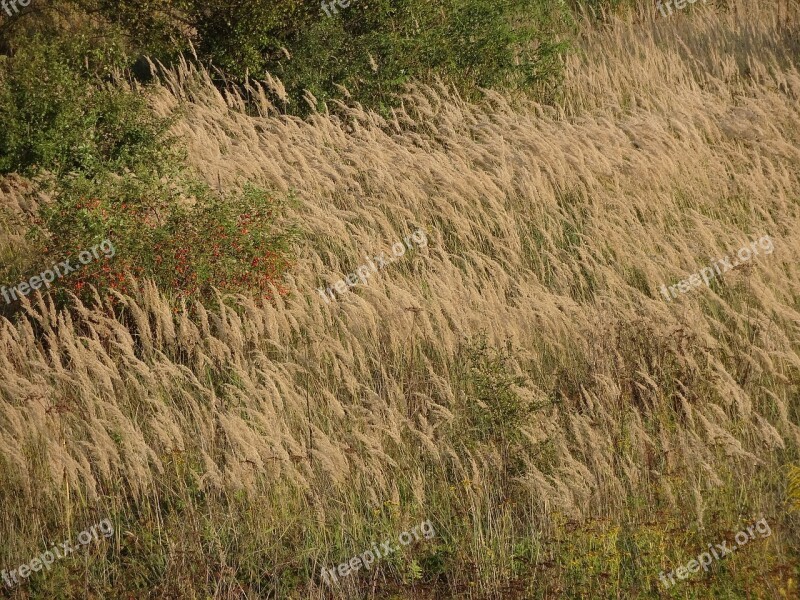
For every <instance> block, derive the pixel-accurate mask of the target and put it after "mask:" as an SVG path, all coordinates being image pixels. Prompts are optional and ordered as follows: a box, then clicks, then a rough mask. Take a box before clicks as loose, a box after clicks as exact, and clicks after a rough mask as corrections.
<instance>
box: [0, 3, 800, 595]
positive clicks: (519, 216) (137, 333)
mask: <svg viewBox="0 0 800 600" xmlns="http://www.w3.org/2000/svg"><path fill="white" fill-rule="evenodd" d="M732 4H733V6H732V7H731V8H730V10H728V11H723V10H721V9H715V8H713V7H710V6H707V7H702V6H700V7H699V10H695V11H693V13H692V14H688V13H687V14H681V13H677V14H675V15H673V16H672V17H670V18H663V17H661V16H660V15H659V14H658V13H655V12H653V13H652V14H649V15H648V16H647V17H637V18H633V17H632V18H630V19H629V20H627V21H626V20H620V19H616V18H615V19H614V20H612V21H610V22H609V23H608V24H606V25H605V26H603V27H600V26H592V25H590V24H588V23H587V24H584V35H583V38H582V40H581V46H580V47H579V48H577V51H576V52H575V53H573V55H572V56H571V57H570V59H569V64H568V68H567V77H566V89H565V97H564V101H563V104H562V106H560V107H559V108H553V107H547V106H539V105H535V104H533V103H529V102H524V101H517V102H514V103H512V102H510V101H508V100H507V99H505V98H503V97H502V96H500V95H499V94H494V93H491V92H490V93H489V98H488V99H487V100H486V102H484V103H483V104H480V105H472V104H467V103H465V102H463V101H462V100H460V99H459V98H457V97H455V96H454V95H452V94H450V93H448V91H447V90H446V89H432V88H427V87H423V86H417V87H415V88H413V89H410V90H409V92H408V95H407V98H406V100H405V107H404V110H402V111H397V112H396V113H395V114H396V116H395V119H394V120H384V119H382V118H381V117H379V116H377V115H376V114H374V113H369V112H365V111H362V110H361V109H360V108H359V107H353V106H349V107H348V106H339V107H338V110H337V113H336V114H314V115H313V116H312V117H311V118H310V119H308V120H307V121H302V120H300V119H297V118H295V117H288V116H284V115H282V114H281V111H280V110H279V109H278V108H276V107H274V106H272V105H271V104H270V103H269V101H268V100H267V99H266V96H265V95H263V94H259V89H258V86H254V87H253V88H252V89H250V90H246V91H243V92H242V96H239V95H237V94H236V93H233V92H232V93H230V94H229V95H227V96H223V95H221V94H220V93H219V92H218V91H217V90H216V89H215V88H214V86H213V85H212V84H211V82H210V80H209V78H208V75H207V74H206V73H204V72H202V71H198V70H197V69H196V68H194V67H190V66H188V65H184V66H183V67H182V68H181V69H178V70H175V71H170V72H165V73H162V74H161V83H160V86H159V88H158V89H157V91H156V93H155V97H154V100H153V106H154V107H155V109H156V110H157V111H158V112H159V113H161V114H164V115H166V114H169V113H171V112H172V111H173V110H175V109H177V108H179V107H182V109H183V110H184V111H185V113H184V114H183V116H182V117H181V119H180V120H179V122H178V124H177V125H176V129H175V130H176V132H177V133H179V134H181V135H182V136H183V137H184V138H185V140H186V143H187V146H188V149H189V160H190V162H191V163H192V165H193V166H194V167H196V169H197V170H198V172H199V173H200V174H201V175H202V176H203V177H205V178H206V179H207V181H208V183H209V184H211V185H213V186H220V187H221V188H222V189H232V188H236V187H237V186H239V185H241V184H242V182H243V181H245V180H249V181H253V182H256V183H259V184H261V185H263V186H265V187H267V188H270V189H276V190H282V191H287V192H288V191H291V192H292V194H293V195H294V196H295V197H296V199H297V202H296V204H295V206H294V207H293V208H292V210H291V215H290V217H291V220H293V221H295V222H297V223H298V224H299V225H300V226H301V228H302V229H303V231H304V237H303V242H302V248H301V251H300V253H299V257H298V260H297V264H296V265H295V268H294V270H293V272H292V276H291V277H290V280H289V282H288V289H289V293H288V295H287V296H285V297H279V298H278V299H277V300H276V301H275V303H274V305H270V304H267V305H265V306H262V305H260V304H257V303H255V302H254V301H253V300H251V299H249V298H244V297H239V298H230V299H228V301H227V303H226V304H220V307H219V308H218V309H217V310H215V311H211V312H207V311H206V310H204V309H202V308H201V307H199V306H198V307H196V314H193V315H190V314H189V313H188V312H184V313H183V314H173V313H172V311H171V310H170V308H169V306H168V304H167V303H166V301H165V300H164V298H163V297H161V296H160V295H159V293H158V292H156V291H155V290H154V288H152V287H151V286H150V285H148V284H147V283H144V282H140V286H139V287H140V291H139V292H137V293H136V294H134V296H133V297H131V298H127V299H125V300H124V303H125V304H126V305H127V306H128V308H129V310H130V314H131V315H132V319H131V322H130V323H122V322H121V321H119V320H118V319H116V318H114V317H112V316H110V314H111V313H110V312H103V311H100V310H99V309H93V310H81V309H80V308H79V309H76V310H75V311H73V312H72V313H71V314H70V315H67V314H63V313H62V314H56V312H55V311H54V310H53V309H48V308H47V307H44V306H38V307H36V308H30V309H29V315H30V322H22V323H20V324H11V323H10V322H8V321H4V322H3V323H2V326H0V363H1V364H2V373H3V375H2V380H1V381H0V450H2V453H1V454H2V461H0V472H2V476H1V477H2V481H3V482H4V485H2V486H0V507H2V508H0V511H2V513H0V514H2V515H3V516H2V518H0V523H1V524H2V525H0V535H1V536H2V538H3V539H4V540H5V539H7V540H8V543H6V544H4V545H3V548H2V549H0V558H1V559H2V560H0V563H1V564H2V565H9V564H17V563H19V562H21V560H23V559H24V558H25V557H27V556H29V555H30V556H34V555H36V554H38V552H40V551H41V550H38V551H37V548H39V546H42V545H44V544H45V543H46V542H48V541H50V538H52V537H53V536H59V535H60V536H61V537H64V535H66V533H65V532H72V531H77V530H79V529H81V528H82V527H84V525H85V524H87V523H91V522H95V521H97V520H98V518H102V517H105V516H110V517H113V520H114V522H115V523H116V524H117V533H116V535H115V536H114V537H113V539H112V542H111V543H108V544H106V545H105V546H103V545H100V544H98V545H97V548H92V549H90V550H89V551H87V552H86V553H85V556H83V557H82V558H81V560H80V561H61V562H60V563H58V564H57V565H55V566H54V567H53V572H51V573H50V574H49V575H48V576H47V577H39V578H38V579H34V578H32V579H31V580H30V581H29V582H28V583H27V584H26V585H27V588H26V589H25V591H24V592H23V591H20V590H18V591H17V592H15V593H18V594H23V593H30V594H31V596H32V597H40V596H41V597H55V596H56V595H57V594H58V593H64V594H67V596H68V597H120V598H122V597H145V590H149V591H150V593H151V594H152V597H195V598H201V597H212V596H213V597H215V598H240V597H252V598H256V597H276V598H325V597H337V598H367V597H376V598H390V597H394V598H412V597H420V596H421V597H436V598H445V597H448V598H449V597H453V598H455V597H470V598H515V597H519V598H557V597H569V598H588V597H592V598H611V597H631V598H633V597H637V598H638V597H691V598H712V597H730V598H745V597H756V598H780V597H787V598H790V597H796V594H797V593H798V587H797V580H798V577H799V576H800V571H799V570H798V569H799V568H800V567H799V566H798V565H800V563H799V562H798V556H797V550H796V549H797V548H798V542H800V537H799V535H798V534H800V530H799V529H798V525H799V524H800V521H799V520H798V516H797V514H796V513H793V512H790V511H789V505H788V504H787V502H788V500H789V499H788V497H787V492H786V481H787V469H786V467H787V465H790V464H792V463H796V462H797V461H798V449H800V427H799V425H800V389H799V388H798V385H799V384H800V353H799V352H800V346H798V339H800V338H799V337H798V335H799V334H800V268H798V265H797V259H798V256H799V255H800V240H799V239H798V235H797V231H798V230H799V229H800V101H799V100H800V70H798V59H799V58H800V13H799V12H798V7H797V5H796V4H795V3H787V2H783V1H779V2H777V3H775V4H774V5H772V6H769V7H767V6H765V5H764V3H759V2H754V1H751V0H737V2H734V3H732ZM279 85H280V84H279V83H275V82H274V83H273V87H274V88H275V89H276V90H278V91H279ZM243 97H246V98H247V99H248V100H249V101H250V102H256V103H258V104H259V106H260V111H261V116H254V115H252V114H247V113H246V111H244V110H243V109H244V100H243ZM259 98H260V99H259ZM8 189H10V188H9V187H6V188H5V190H8ZM17 195H18V194H17V192H9V191H3V192H2V195H0V203H2V204H4V205H5V204H11V203H18V202H21V201H22V200H21V196H20V197H17ZM419 231H421V232H423V233H424V235H421V234H418V236H417V237H416V238H408V239H407V241H406V242H403V239H404V238H407V236H411V235H412V234H413V233H414V232H419ZM423 239H424V242H423V241H421V240H423ZM409 240H410V241H409ZM398 242H399V243H400V245H401V246H404V249H403V254H402V256H399V257H397V258H396V259H395V260H393V261H392V263H391V264H387V265H386V266H385V267H384V268H381V269H378V270H377V272H376V269H374V268H372V267H371V265H370V263H371V262H374V260H375V259H374V257H375V255H378V254H380V253H381V252H385V253H387V254H389V253H391V247H392V246H393V245H394V244H396V243H398ZM752 242H755V245H752V246H751V243H752ZM743 247H748V248H750V251H751V254H752V255H753V256H752V258H751V259H749V260H747V261H744V260H741V262H742V264H740V265H739V266H736V267H735V268H731V269H730V270H728V272H714V271H715V270H711V274H710V275H709V272H710V271H705V274H706V275H707V276H708V277H707V279H708V281H709V285H705V284H701V285H691V286H688V285H687V286H685V288H681V289H679V288H676V287H674V288H673V289H674V290H675V293H674V295H675V297H674V299H670V300H668V299H667V298H666V297H665V292H664V291H661V286H662V285H666V286H676V285H677V284H678V282H679V281H681V280H685V279H688V278H690V276H691V275H692V274H698V277H701V275H700V273H701V270H702V269H704V268H705V267H712V269H713V265H715V264H717V265H719V266H722V265H721V264H720V262H719V261H720V259H721V258H724V257H726V256H730V257H734V255H736V253H737V251H738V250H739V249H740V248H743ZM756 251H757V252H758V255H757V256H755V252H756ZM398 254H399V251H398ZM365 255H366V256H365ZM361 265H368V266H370V274H369V276H368V278H367V284H366V285H363V284H361V283H360V282H359V283H358V284H356V285H355V286H353V288H352V290H350V291H346V292H345V293H343V294H338V295H337V299H335V300H331V301H330V302H329V301H328V300H326V299H323V297H322V295H321V294H320V293H319V291H318V288H320V286H322V288H323V289H324V288H328V286H332V285H334V286H335V283H336V281H337V280H340V279H344V278H346V277H347V275H348V274H350V273H353V272H356V271H357V269H358V268H359V267H360V266H361ZM721 271H724V267H723V268H722V269H721ZM698 281H699V282H701V283H702V280H701V279H696V280H695V283H696V282H698ZM689 287H691V288H692V289H689ZM334 289H335V288H334ZM683 289H688V291H685V292H684V291H683ZM665 290H666V294H667V295H669V294H670V292H669V288H668V287H667V288H665ZM329 297H330V295H329ZM39 330H41V332H42V333H43V338H42V339H43V340H44V341H40V340H39V339H38V338H37V335H36V331H39ZM95 516H98V518H95ZM762 518H763V519H765V520H766V522H768V523H769V527H770V531H771V534H770V535H769V536H768V537H765V538H764V539H756V540H754V541H753V542H751V544H750V545H749V546H748V547H747V548H742V549H740V550H739V551H738V552H736V553H735V554H734V555H731V556H728V557H725V558H724V559H721V560H716V561H714V563H713V565H712V566H711V568H710V570H709V571H708V572H702V571H701V572H700V573H699V574H694V575H691V576H690V578H689V580H688V581H677V582H676V584H675V586H672V587H670V589H666V587H665V586H663V585H662V584H661V583H660V582H659V573H661V572H670V571H673V570H674V569H675V568H676V567H678V566H680V565H681V564H685V563H687V562H688V561H689V560H691V559H692V558H693V557H695V556H697V555H698V554H700V553H701V552H703V551H705V550H706V548H707V546H708V545H709V544H711V543H718V542H720V541H722V540H725V539H733V536H734V534H735V533H736V532H737V531H739V530H742V529H746V527H747V526H748V525H751V524H752V523H754V522H756V521H758V520H759V519H762ZM426 519H427V520H430V522H431V523H432V524H433V526H434V528H435V531H436V535H435V536H433V537H432V538H431V539H429V540H428V539H420V540H417V541H414V542H413V543H412V544H409V546H408V547H407V548H404V549H402V550H401V551H399V552H397V553H395V554H393V555H392V556H390V557H386V559H385V560H381V561H376V563H375V564H374V565H373V567H372V569H370V570H369V571H367V570H362V571H360V572H359V573H358V574H355V575H350V576H347V577H344V576H343V577H341V578H340V580H339V583H337V584H336V585H335V586H334V587H333V588H331V587H330V586H328V585H327V584H326V583H325V582H324V581H323V579H322V577H321V576H320V573H321V569H322V568H323V567H325V568H331V567H335V566H336V565H337V564H339V563H342V562H345V561H347V560H348V559H349V557H351V556H355V555H357V554H361V553H362V552H364V550H365V549H368V548H371V547H372V546H373V543H374V542H376V541H380V540H384V539H390V538H393V537H397V535H399V534H400V533H401V532H404V531H406V530H409V529H410V528H411V527H412V526H414V525H416V524H418V523H419V522H420V521H422V520H426ZM45 538H47V539H45ZM59 590H61V591H60V592H59ZM673 594H676V595H677V596H672V595H673ZM748 594H749V595H748ZM20 597H24V596H20Z"/></svg>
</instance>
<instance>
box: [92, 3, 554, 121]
mask: <svg viewBox="0 0 800 600" xmlns="http://www.w3.org/2000/svg"><path fill="white" fill-rule="evenodd" d="M89 6H92V7H93V8H94V9H96V10H98V11H99V12H100V13H101V14H104V15H106V17H107V18H108V19H109V20H111V21H112V22H114V23H117V24H118V25H119V26H121V27H124V28H125V29H126V30H127V31H129V32H130V37H131V39H133V40H135V41H136V42H137V44H138V46H137V48H139V49H140V50H141V51H143V52H148V53H154V54H155V55H156V56H158V57H165V56H167V57H168V56H171V55H174V54H175V52H177V51H180V50H184V51H186V50H188V46H186V45H183V44H186V41H187V40H188V39H190V38H189V37H188V36H189V32H192V37H191V41H192V43H193V46H192V50H193V51H195V50H196V52H197V55H198V56H199V57H200V58H201V59H202V60H206V61H208V62H210V63H211V64H212V65H213V66H214V67H216V68H218V69H219V70H220V72H221V74H222V76H223V77H226V78H227V77H231V78H234V79H236V80H238V81H243V80H244V79H245V78H247V77H248V76H250V77H256V78H263V76H264V75H265V73H266V72H267V71H269V72H270V73H272V74H274V75H277V76H279V77H280V78H281V79H282V81H283V83H284V85H285V87H286V89H287V91H288V92H289V95H290V98H291V100H292V102H291V103H290V105H289V109H290V110H292V111H294V112H296V113H302V112H304V109H305V108H307V107H306V106H305V103H304V102H302V101H301V99H302V98H303V93H304V90H309V91H311V92H312V93H313V94H314V95H315V96H316V97H317V98H318V99H319V100H327V99H330V98H337V97H341V92H340V91H339V89H338V88H337V85H343V86H345V87H346V88H347V89H348V90H349V92H350V93H351V94H352V96H353V98H354V99H355V100H357V101H359V102H361V103H362V104H364V105H366V106H370V107H373V108H375V107H380V106H382V105H386V104H390V103H395V102H396V94H397V93H398V92H401V91H402V90H403V84H405V83H406V82H407V81H409V80H411V79H421V80H428V81H429V80H431V79H432V78H433V77H436V76H438V77H441V78H443V79H445V80H446V81H449V82H451V83H454V84H455V85H456V86H457V87H458V89H459V90H460V91H461V92H462V93H463V94H465V95H467V96H475V95H476V94H478V88H479V87H490V88H503V89H515V90H522V91H526V92H536V93H537V94H538V95H539V96H540V97H547V96H549V95H550V94H552V92H553V90H554V89H555V88H556V86H557V85H558V83H559V81H560V73H561V60H560V55H561V53H562V52H563V51H564V50H565V45H564V44H562V43H560V42H559V41H558V38H559V36H560V35H561V34H562V33H564V32H565V31H566V30H567V23H568V21H569V18H568V12H567V10H566V8H565V4H564V3H563V2H560V1H558V0H399V1H394V2H390V1H389V0H352V2H351V4H350V6H348V7H347V8H339V10H338V13H337V14H336V15H334V16H331V17H328V16H326V15H325V13H323V11H322V9H321V5H320V3H319V0H314V1H306V2H303V1H300V0H269V1H266V0H256V1H247V2H246V1H243V0H240V1H233V2H227V3H224V4H214V3H211V4H209V3H208V2H204V1H202V2H201V1H200V0H180V1H173V2H168V3H158V5H156V4H154V3H153V2H152V1H151V0H123V1H122V2H119V1H114V2H111V1H110V0H94V1H93V2H90V4H89ZM167 39H173V40H182V41H181V42H177V43H176V44H177V45H175V46H174V47H173V48H172V50H170V51H167V50H165V48H166V45H165V44H166V43H165V40H167ZM545 99H546V98H545Z"/></svg>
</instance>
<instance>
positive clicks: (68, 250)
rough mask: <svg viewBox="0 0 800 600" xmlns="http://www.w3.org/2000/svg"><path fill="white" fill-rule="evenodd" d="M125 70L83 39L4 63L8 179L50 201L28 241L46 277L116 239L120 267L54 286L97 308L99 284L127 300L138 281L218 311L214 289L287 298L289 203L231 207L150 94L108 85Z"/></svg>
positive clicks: (97, 269)
mask: <svg viewBox="0 0 800 600" xmlns="http://www.w3.org/2000/svg"><path fill="white" fill-rule="evenodd" d="M84 57H86V58H84ZM125 63H126V58H125V55H124V54H123V53H122V52H121V51H120V50H119V49H118V47H116V46H114V45H113V44H112V45H110V46H108V47H106V48H105V49H99V50H95V49H93V46H92V44H91V41H90V39H89V38H88V36H85V35H82V34H81V33H80V32H78V33H76V34H75V35H73V36H72V37H71V38H70V39H69V40H67V39H65V38H63V37H62V38H56V39H53V40H45V39H44V38H42V37H35V38H33V39H32V40H31V41H30V42H29V44H27V45H26V46H25V47H24V48H23V49H20V51H19V52H17V53H16V54H15V55H14V56H12V57H10V58H6V59H5V60H4V61H3V62H2V63H0V111H3V114H4V115H5V121H6V122H7V127H5V128H4V129H3V130H2V131H0V172H12V171H20V172H23V173H25V174H27V175H28V176H31V177H36V178H37V179H38V180H39V181H40V182H41V183H42V185H44V186H46V187H47V188H49V189H50V190H51V191H52V196H53V200H52V201H51V202H50V203H48V204H45V205H43V206H42V207H41V210H40V214H39V216H38V219H37V220H36V223H35V226H34V227H33V229H32V230H31V232H30V235H31V238H32V240H33V241H34V244H35V246H36V247H38V249H39V251H38V252H36V256H37V257H38V258H39V259H40V260H41V266H42V267H49V266H50V265H52V264H54V263H56V262H59V261H62V260H65V259H67V258H69V257H73V258H74V257H75V256H76V255H77V254H78V253H79V252H81V251H83V250H87V249H89V248H91V247H92V246H94V245H96V244H97V243H98V242H100V241H102V240H104V239H108V240H110V242H111V243H112V244H113V245H114V248H115V255H114V257H113V259H111V258H106V259H104V260H97V261H92V262H90V263H89V264H87V265H85V266H82V267H81V268H80V269H78V270H77V271H76V272H74V273H71V274H70V275H68V276H66V277H64V278H63V279H58V280H56V283H55V285H56V286H57V287H64V288H66V289H69V290H71V291H73V292H76V293H78V294H79V295H81V296H83V297H84V299H86V300H89V299H91V297H92V294H90V287H89V286H90V284H91V285H94V286H95V287H97V288H98V289H99V290H100V292H101V294H105V293H106V292H108V291H109V290H112V289H116V290H120V291H123V292H125V291H128V290H127V287H126V286H127V283H128V282H127V274H128V273H131V274H133V275H136V276H140V277H146V278H150V279H152V280H154V281H155V282H156V283H157V284H158V285H159V287H160V288H161V289H162V290H163V291H165V292H167V293H169V294H170V295H172V296H173V297H175V298H189V299H193V298H198V299H201V300H203V299H210V298H212V297H213V290H212V288H213V287H216V288H218V289H220V290H222V291H229V292H250V293H257V294H260V295H264V296H269V294H270V293H271V292H270V286H271V285H275V286H276V287H277V288H278V292H279V293H283V292H284V290H283V288H282V287H281V281H282V276H283V273H284V272H285V271H286V269H287V268H289V266H290V245H291V241H292V239H293V237H294V236H295V234H296V232H295V231H294V229H292V228H286V229H285V230H281V231H279V230H278V227H277V223H279V221H280V217H281V213H282V209H283V208H284V207H285V205H286V200H285V199H284V198H278V197H276V196H273V195H270V194H268V193H267V192H265V191H263V190H259V189H257V188H254V187H250V186H247V187H245V189H244V191H243V192H241V193H234V194H229V195H225V196H223V195H221V194H220V193H217V192H215V191H214V190H212V189H211V188H210V187H209V186H207V185H205V184H203V183H201V182H200V181H198V179H197V178H196V177H194V176H193V175H192V174H191V173H190V172H188V171H187V169H186V168H185V167H184V165H183V159H184V154H183V151H182V149H181V147H180V145H179V144H178V143H177V140H176V139H174V138H173V137H171V136H170V134H169V127H170V125H171V120H170V119H168V118H161V117H158V116H156V115H154V114H153V113H152V111H151V110H150V109H149V108H148V105H147V99H146V97H145V96H144V95H143V94H140V93H136V92H131V91H127V90H126V89H124V88H123V87H117V86H114V85H110V84H109V83H108V81H106V80H107V79H108V78H109V77H110V76H111V74H112V72H114V71H115V70H119V69H120V68H121V66H122V65H124V64H125ZM59 297H60V298H61V299H65V298H66V295H65V294H63V293H62V294H60V295H59Z"/></svg>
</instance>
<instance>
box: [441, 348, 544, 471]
mask: <svg viewBox="0 0 800 600" xmlns="http://www.w3.org/2000/svg"><path fill="white" fill-rule="evenodd" d="M511 357H512V356H511V351H510V350H505V351H504V350H498V349H495V348H491V347H489V345H488V343H487V341H486V338H485V336H479V337H478V338H476V339H473V340H469V341H468V342H467V343H466V345H465V346H463V348H462V351H461V356H460V357H459V364H460V369H461V370H460V372H459V374H458V377H459V385H458V389H459V390H460V393H459V396H458V398H459V399H458V402H457V406H456V410H455V413H456V422H455V424H454V433H455V437H456V439H458V440H459V441H460V442H461V443H463V444H464V445H465V446H466V447H467V448H475V447H477V446H479V445H493V446H495V447H497V448H499V449H500V450H501V452H502V456H503V462H504V465H505V468H506V474H510V475H514V474H517V473H518V472H520V470H521V469H522V468H523V462H522V457H521V453H522V452H523V451H524V449H525V445H524V444H525V438H524V436H523V434H522V427H523V425H524V424H525V423H526V421H527V418H528V416H529V415H530V413H531V412H532V411H533V409H534V406H533V403H532V402H530V401H528V400H525V399H523V398H522V397H520V395H519V393H518V391H517V389H515V388H517V387H518V386H523V385H524V384H525V381H526V378H525V377H523V376H519V375H514V374H513V373H512V372H511V367H510V365H509V362H510V360H511Z"/></svg>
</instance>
